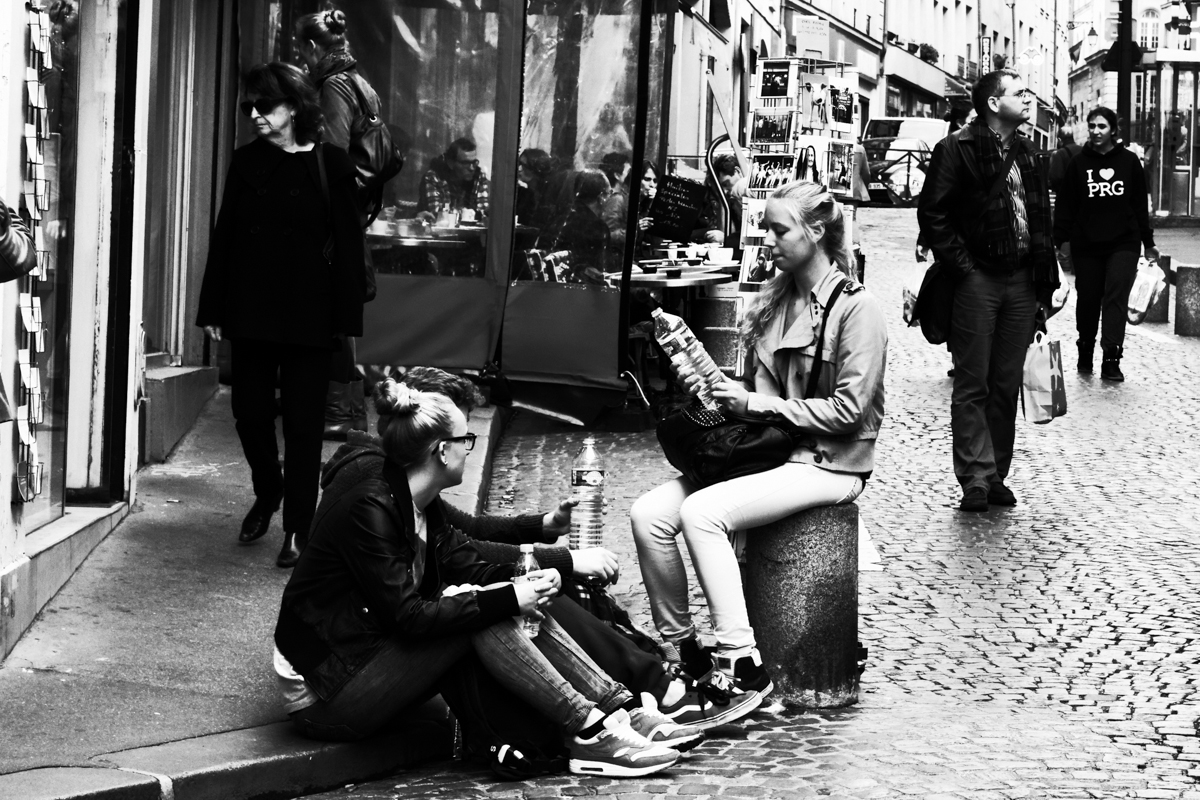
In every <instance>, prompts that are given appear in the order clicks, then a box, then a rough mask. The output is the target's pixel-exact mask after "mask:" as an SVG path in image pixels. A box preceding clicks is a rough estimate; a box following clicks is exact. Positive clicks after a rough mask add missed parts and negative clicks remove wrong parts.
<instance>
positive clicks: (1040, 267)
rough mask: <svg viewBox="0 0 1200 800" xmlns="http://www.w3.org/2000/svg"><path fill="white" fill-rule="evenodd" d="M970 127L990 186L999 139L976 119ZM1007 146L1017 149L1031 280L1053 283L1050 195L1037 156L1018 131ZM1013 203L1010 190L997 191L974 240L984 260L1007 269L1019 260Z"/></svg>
mask: <svg viewBox="0 0 1200 800" xmlns="http://www.w3.org/2000/svg"><path fill="white" fill-rule="evenodd" d="M971 124H972V125H973V126H974V130H973V133H974V134H975V136H974V139H975V144H976V146H977V148H978V150H977V152H978V154H979V169H980V172H981V173H982V175H983V185H984V186H985V187H990V186H991V185H992V181H993V180H996V178H997V176H998V175H999V173H1000V170H1002V169H1003V168H1004V153H1003V152H1002V151H1001V150H1000V141H999V137H997V136H996V134H995V133H994V132H993V131H992V129H991V128H989V127H988V126H987V123H985V122H983V121H982V120H979V119H976V120H975V121H974V122H972V123H971ZM1009 147H1016V148H1017V157H1016V161H1015V164H1016V167H1017V170H1018V171H1019V172H1020V175H1021V184H1022V186H1023V187H1024V189H1025V198H1024V199H1025V219H1026V222H1027V223H1028V225H1029V255H1030V256H1031V257H1032V264H1033V280H1034V282H1035V283H1055V284H1057V278H1058V276H1057V275H1055V274H1053V273H1052V272H1051V266H1052V264H1053V262H1054V257H1053V253H1054V249H1053V244H1052V240H1051V233H1052V230H1053V224H1052V222H1051V219H1050V194H1049V190H1048V189H1047V187H1046V184H1045V181H1044V180H1043V179H1042V171H1041V170H1040V169H1039V168H1038V164H1037V155H1036V153H1035V152H1034V149H1033V147H1032V146H1031V144H1030V143H1029V141H1028V139H1026V137H1025V136H1024V135H1023V134H1022V133H1021V132H1020V131H1017V132H1016V133H1014V134H1013V138H1012V142H1011V143H1010V144H1009ZM1000 180H1006V178H1000ZM1014 204H1015V201H1014V199H1013V194H1012V191H1011V190H1009V188H1008V187H1005V188H1003V189H1001V190H1000V191H999V192H998V193H997V194H996V197H995V198H994V199H993V200H992V202H991V204H990V205H989V206H988V207H987V208H986V209H985V210H984V222H983V229H982V231H981V232H980V235H979V238H978V239H977V240H976V241H977V245H978V246H979V247H980V248H982V249H983V250H984V253H985V254H986V258H987V259H988V260H990V261H993V262H994V263H997V264H1009V265H1010V266H1011V267H1016V266H1017V264H1016V259H1018V258H1019V257H1020V254H1019V253H1018V247H1017V231H1016V225H1017V220H1016V216H1015V214H1016V211H1015V207H1014Z"/></svg>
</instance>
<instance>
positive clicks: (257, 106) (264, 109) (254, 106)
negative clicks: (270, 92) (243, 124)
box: [240, 97, 286, 117]
mask: <svg viewBox="0 0 1200 800" xmlns="http://www.w3.org/2000/svg"><path fill="white" fill-rule="evenodd" d="M284 102H286V101H285V100H284V98H282V97H260V98H258V99H257V100H243V101H242V102H241V106H240V108H241V109H242V113H243V114H245V115H246V116H247V117H248V116H250V112H251V111H257V112H258V113H259V114H261V115H262V116H264V117H265V116H266V115H267V114H270V113H271V112H272V111H274V110H275V109H276V108H277V107H278V106H279V105H280V104H281V103H284Z"/></svg>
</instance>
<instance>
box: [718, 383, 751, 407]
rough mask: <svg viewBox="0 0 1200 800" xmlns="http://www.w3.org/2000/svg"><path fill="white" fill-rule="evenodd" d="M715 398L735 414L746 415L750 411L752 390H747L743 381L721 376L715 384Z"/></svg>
mask: <svg viewBox="0 0 1200 800" xmlns="http://www.w3.org/2000/svg"><path fill="white" fill-rule="evenodd" d="M713 399H714V400H716V401H717V402H718V403H720V404H721V405H722V407H724V408H727V409H729V410H730V411H732V412H733V413H734V414H738V415H741V416H744V415H745V414H746V413H747V412H748V411H749V407H750V392H748V391H746V387H745V386H743V385H742V383H741V381H731V380H729V379H728V378H721V379H720V380H719V381H717V383H716V385H714V386H713Z"/></svg>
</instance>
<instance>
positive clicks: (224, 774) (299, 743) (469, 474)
mask: <svg viewBox="0 0 1200 800" xmlns="http://www.w3.org/2000/svg"><path fill="white" fill-rule="evenodd" d="M507 416H508V412H507V411H506V410H503V409H497V408H495V407H489V408H481V409H477V410H476V411H474V412H473V413H472V415H471V421H470V427H469V430H470V431H471V432H473V433H475V434H476V436H477V437H478V438H477V440H476V441H477V446H476V448H475V450H474V453H473V454H472V455H473V456H474V458H473V459H472V460H471V462H469V467H468V469H467V470H466V473H465V474H464V480H463V484H462V485H461V486H459V487H457V490H456V491H455V492H452V493H451V492H447V493H446V499H447V500H448V501H449V502H452V503H454V504H455V505H457V506H459V507H461V508H464V509H466V510H469V511H471V512H473V513H478V512H479V511H481V510H482V509H483V506H484V504H485V502H486V499H487V492H488V487H489V483H490V480H491V459H492V454H493V451H494V450H495V447H496V445H497V444H498V442H499V439H500V435H501V433H502V430H503V426H504V423H505V421H506V419H507ZM449 728H450V726H449V721H448V719H447V716H446V710H445V707H444V705H441V704H440V703H439V704H434V703H430V704H427V705H426V706H424V707H422V708H421V709H419V710H418V712H417V713H415V714H414V715H413V720H412V724H410V725H407V726H406V727H405V729H404V730H403V731H402V732H398V733H391V734H387V735H380V736H376V737H372V738H371V739H369V740H366V741H363V742H353V743H341V742H337V743H330V742H317V741H313V740H310V739H305V738H303V737H302V736H300V735H299V734H298V733H296V732H295V730H294V728H293V727H292V725H291V723H288V722H276V723H273V724H269V725H260V726H256V727H250V728H245V729H242V730H233V731H226V732H223V733H214V734H209V735H204V736H197V737H195V738H189V739H181V740H177V741H171V742H165V743H162V744H156V745H151V746H147V747H138V748H133V749H128V750H120V751H115V752H111V753H105V754H103V755H98V756H95V757H93V758H91V759H90V760H89V764H90V765H89V766H57V767H43V768H37V769H27V770H23V771H20V772H11V773H8V774H0V798H4V799H5V800H7V799H8V798H12V799H13V800H266V799H267V798H292V797H296V796H298V795H304V794H310V793H314V792H322V791H328V790H330V789H336V788H339V787H343V786H346V785H348V784H356V783H362V782H364V781H369V780H375V779H378V778H381V777H385V776H387V775H392V774H395V773H396V772H398V771H400V770H402V769H405V768H409V767H413V766H416V765H418V764H421V763H425V762H428V761H431V760H434V759H437V758H446V757H447V756H448V755H449V753H450V750H451V746H452V742H451V739H452V737H451V735H450V734H449V732H448V731H449Z"/></svg>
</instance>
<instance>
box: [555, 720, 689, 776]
mask: <svg viewBox="0 0 1200 800" xmlns="http://www.w3.org/2000/svg"><path fill="white" fill-rule="evenodd" d="M597 727H599V731H598V732H597V733H596V734H595V735H593V736H592V737H590V738H584V737H583V736H573V737H571V741H570V742H569V743H568V745H567V748H568V750H569V751H570V760H569V761H568V762H567V765H568V769H570V770H571V772H573V773H575V774H576V775H607V776H609V777H612V778H636V777H640V776H642V775H651V774H653V773H655V772H659V771H661V770H664V769H667V768H668V767H670V766H671V765H673V764H674V763H675V762H676V761H678V760H679V751H678V750H673V749H671V748H670V747H664V746H663V745H658V744H653V743H652V742H650V741H649V740H648V739H646V737H644V736H642V735H641V734H639V733H638V732H637V731H635V730H634V729H633V728H632V727H630V719H629V713H628V712H626V711H624V710H618V711H614V712H613V713H611V714H609V715H608V716H607V717H605V718H604V723H603V725H602V726H597Z"/></svg>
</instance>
